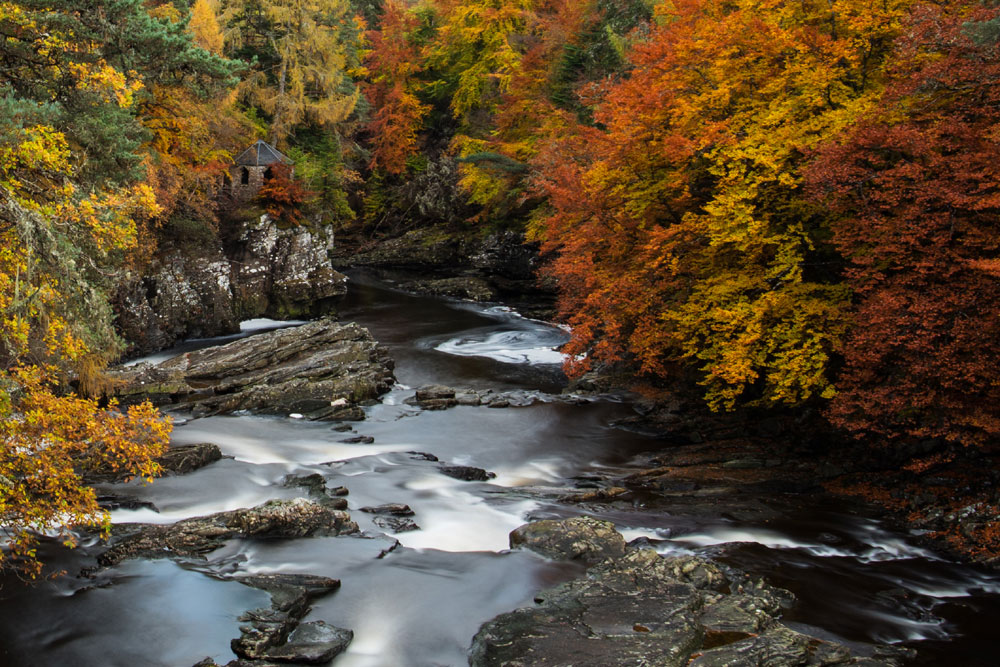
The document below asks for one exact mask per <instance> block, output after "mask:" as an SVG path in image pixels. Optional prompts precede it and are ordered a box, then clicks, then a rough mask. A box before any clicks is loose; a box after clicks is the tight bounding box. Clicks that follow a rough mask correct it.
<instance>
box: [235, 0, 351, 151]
mask: <svg viewBox="0 0 1000 667" xmlns="http://www.w3.org/2000/svg"><path fill="white" fill-rule="evenodd" d="M350 9H351V8H350V3H349V2H347V1H346V0H266V1H265V0H224V2H223V4H222V21H223V23H224V25H225V34H226V40H227V44H228V47H227V48H228V49H229V50H230V53H232V54H233V55H236V56H240V57H246V58H248V59H256V63H255V66H254V67H253V71H252V74H251V76H249V77H247V78H246V79H245V80H244V82H243V84H242V92H243V94H244V95H245V96H246V98H247V99H248V100H249V101H251V102H252V103H254V104H257V105H259V107H260V108H261V109H262V110H263V111H264V112H265V113H267V114H269V115H270V116H271V135H270V140H271V142H272V143H280V142H282V141H284V140H285V138H286V137H287V136H288V134H289V133H290V132H291V131H292V129H293V128H294V127H295V126H296V125H298V124H300V123H309V124H314V125H317V126H320V127H322V128H324V129H326V130H334V129H336V126H337V124H339V123H342V122H343V121H345V120H347V118H348V117H349V116H350V115H351V113H352V112H353V111H354V108H355V105H356V104H357V101H358V97H359V92H358V89H357V86H356V85H355V84H354V83H353V81H352V79H351V77H350V75H349V72H348V70H349V69H351V68H353V67H355V66H356V63H357V50H358V39H359V36H360V32H361V30H362V25H361V23H360V22H359V21H360V19H355V18H352V17H351V14H350Z"/></svg>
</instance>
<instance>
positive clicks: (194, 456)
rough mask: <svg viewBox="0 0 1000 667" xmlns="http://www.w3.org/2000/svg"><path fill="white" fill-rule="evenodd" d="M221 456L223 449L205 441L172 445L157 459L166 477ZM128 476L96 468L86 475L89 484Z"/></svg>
mask: <svg viewBox="0 0 1000 667" xmlns="http://www.w3.org/2000/svg"><path fill="white" fill-rule="evenodd" d="M221 458H222V450H220V449H219V446H218V445H213V444H212V443H210V442H203V443H199V444H195V445H171V446H170V447H169V448H167V451H165V452H164V453H163V454H162V455H161V456H160V457H159V458H157V459H156V461H157V463H159V464H160V468H161V470H162V471H163V476H164V477H166V476H168V475H185V474H187V473H190V472H194V471H195V470H197V469H199V468H203V467H205V466H207V465H208V464H209V463H215V462H216V461H218V460H219V459H221ZM128 478H129V476H128V475H125V474H123V473H122V472H121V471H117V470H114V471H113V470H95V471H90V472H87V473H86V474H85V475H84V481H85V482H86V483H87V484H100V483H105V484H113V483H119V482H124V481H126V480H127V479H128Z"/></svg>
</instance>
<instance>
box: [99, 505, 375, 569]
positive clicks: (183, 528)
mask: <svg viewBox="0 0 1000 667" xmlns="http://www.w3.org/2000/svg"><path fill="white" fill-rule="evenodd" d="M114 530H115V534H116V537H117V539H115V543H114V544H113V545H112V546H111V548H110V549H108V550H107V551H106V552H104V553H103V554H101V555H100V556H99V557H98V559H97V561H98V563H99V564H100V565H102V566H109V565H116V564H118V563H120V562H121V561H123V560H127V559H129V558H163V557H166V556H169V557H196V556H201V555H203V554H206V553H208V552H210V551H214V550H215V549H217V548H219V547H220V546H222V543H223V542H224V541H225V540H228V539H232V538H235V537H255V538H299V537H311V536H322V535H343V534H349V533H356V532H358V525H357V524H356V523H354V522H353V521H351V516H350V514H348V513H347V512H345V511H343V510H338V509H333V508H332V507H330V506H329V505H326V504H324V503H322V502H315V501H312V500H306V499H304V498H296V499H294V500H271V501H268V502H266V503H264V504H263V505H258V506H257V507H253V508H250V509H239V510H233V511H230V512H219V513H217V514H211V515H209V516H203V517H195V518H192V519H185V520H184V521H179V522H177V523H174V524H170V525H166V526H159V525H148V524H118V525H117V526H115V528H114Z"/></svg>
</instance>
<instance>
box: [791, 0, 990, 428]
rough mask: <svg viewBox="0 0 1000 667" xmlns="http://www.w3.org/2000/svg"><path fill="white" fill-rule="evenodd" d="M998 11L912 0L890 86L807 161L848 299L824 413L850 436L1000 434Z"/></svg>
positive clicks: (957, 4) (811, 181)
mask: <svg viewBox="0 0 1000 667" xmlns="http://www.w3.org/2000/svg"><path fill="white" fill-rule="evenodd" d="M998 17H1000V10H997V9H996V8H994V7H979V8H977V9H974V10H972V11H971V12H970V11H969V8H968V6H967V5H966V3H953V4H952V5H951V6H946V7H932V6H926V7H921V8H920V9H919V10H918V11H916V12H915V13H914V15H913V17H912V18H911V19H910V21H909V24H908V26H907V30H906V32H905V35H904V37H903V38H902V39H901V40H900V42H899V44H898V46H897V50H898V52H899V58H898V63H897V67H896V68H895V70H894V72H893V73H894V77H895V79H896V83H895V84H894V85H893V86H892V87H891V88H890V89H889V90H888V91H887V93H886V95H885V96H884V98H883V99H882V101H881V104H879V105H878V110H877V111H874V112H872V113H871V114H869V115H868V116H866V117H865V118H864V120H863V122H861V123H859V124H858V126H857V127H856V128H853V129H852V130H851V131H849V132H847V133H845V135H844V136H843V137H841V138H840V139H839V141H837V142H833V143H831V145H829V146H826V147H825V148H824V149H823V150H822V151H821V153H820V154H819V157H818V159H817V161H816V163H815V164H814V165H813V166H812V168H811V170H810V174H809V177H810V183H811V186H812V188H813V192H814V195H815V196H816V197H817V199H818V200H819V201H821V202H823V203H824V204H826V205H830V206H831V207H832V208H833V209H834V210H835V211H836V212H837V213H838V218H837V220H836V222H835V223H834V225H833V230H834V233H835V237H834V240H835V242H836V244H837V246H838V248H839V249H840V250H841V252H842V253H844V255H845V256H846V257H847V258H848V259H849V261H850V265H849V267H848V269H847V277H848V279H849V281H850V285H851V287H852V288H853V290H854V292H855V294H856V295H857V298H856V300H857V305H856V309H855V312H854V316H853V320H854V324H853V328H852V331H851V334H850V336H849V337H848V338H847V339H846V340H845V341H844V344H843V346H842V347H841V353H842V354H843V355H844V360H845V368H844V370H843V372H842V374H841V377H840V378H839V381H838V383H837V388H838V394H837V396H836V398H835V399H834V401H833V404H832V405H831V407H830V416H831V418H832V420H833V421H834V423H836V424H838V425H840V426H843V427H845V428H847V429H849V430H851V431H853V432H855V433H857V434H858V435H877V436H882V437H885V438H888V439H890V440H899V439H912V438H918V439H928V438H943V439H946V440H950V441H953V442H957V443H962V444H973V443H976V444H982V443H984V442H986V441H988V440H989V439H991V438H996V437H997V436H998V435H1000V408H998V406H1000V383H998V381H997V368H998V367H1000V318H998V316H997V311H996V308H997V304H998V303H1000V270H998V267H1000V264H998V261H997V257H998V252H1000V222H998V221H1000V144H998V135H997V128H998V127H1000V111H998V110H1000V88H998V83H1000V54H998V51H997V41H996V39H995V38H993V37H991V33H990V31H989V30H988V28H989V26H990V25H991V24H994V23H995V22H996V21H998Z"/></svg>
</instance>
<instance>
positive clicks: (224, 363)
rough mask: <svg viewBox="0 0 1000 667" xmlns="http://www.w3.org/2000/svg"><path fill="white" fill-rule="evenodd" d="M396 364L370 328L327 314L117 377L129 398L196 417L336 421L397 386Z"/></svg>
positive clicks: (129, 370)
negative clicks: (251, 415) (239, 414)
mask: <svg viewBox="0 0 1000 667" xmlns="http://www.w3.org/2000/svg"><path fill="white" fill-rule="evenodd" d="M392 367H393V363H392V360H391V359H390V358H389V356H388V352H387V351H386V350H385V348H383V347H381V346H379V345H378V344H377V343H376V342H375V340H374V339H373V338H372V337H371V334H369V333H368V331H367V329H364V328H362V327H359V326H358V325H356V324H352V323H347V324H341V323H338V322H336V321H333V320H330V319H324V320H318V321H316V322H310V323H308V324H304V325H302V326H300V327H294V328H288V329H280V330H277V331H271V332H267V333H263V334H259V335H256V336H252V337H250V338H244V339H242V340H237V341H234V342H232V343H228V344H226V345H219V346H216V347H210V348H205V349H203V350H198V351H196V352H190V353H187V354H182V355H180V356H177V357H174V358H172V359H168V360H167V361H164V362H162V363H160V364H157V365H153V364H136V365H134V366H129V367H125V368H121V369H118V370H117V371H115V372H114V373H112V376H113V377H114V378H115V379H116V380H118V381H119V382H120V385H119V387H118V389H117V393H118V395H119V396H120V397H122V400H123V402H124V403H129V402H133V401H136V400H141V399H144V398H149V399H151V400H153V402H155V403H157V404H159V405H172V406H173V407H175V408H176V409H177V410H186V411H191V412H192V413H193V414H195V415H196V416H201V415H207V414H222V413H230V412H235V411H237V410H249V411H253V412H258V413H262V414H285V415H287V414H293V413H298V414H302V415H304V416H305V417H307V418H309V419H318V420H336V419H358V418H359V417H360V418H364V414H363V412H361V410H360V408H359V407H358V404H359V403H361V402H364V401H368V400H372V399H375V398H377V397H378V396H380V395H381V394H383V393H385V392H387V391H388V390H389V389H390V388H391V387H392V385H393V383H394V381H395V379H394V376H393V374H392ZM358 413H360V415H359V414H358Z"/></svg>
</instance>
